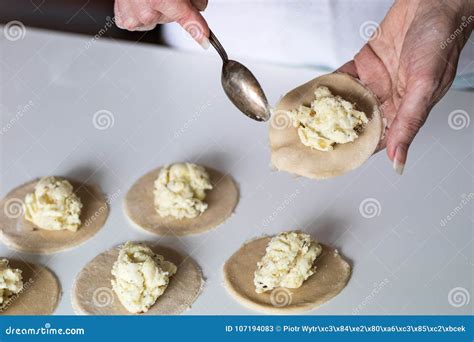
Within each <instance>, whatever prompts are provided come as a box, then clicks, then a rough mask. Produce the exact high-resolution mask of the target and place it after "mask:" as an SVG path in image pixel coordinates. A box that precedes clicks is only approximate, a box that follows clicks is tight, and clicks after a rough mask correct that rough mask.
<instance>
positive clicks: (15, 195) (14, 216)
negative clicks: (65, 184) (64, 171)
mask: <svg viewBox="0 0 474 342" xmlns="http://www.w3.org/2000/svg"><path fill="white" fill-rule="evenodd" d="M69 181H70V182H71V184H72V185H73V187H74V192H75V193H76V194H77V196H79V197H80V199H81V201H82V204H83V207H82V210H81V217H80V219H81V222H82V224H81V226H80V227H79V229H78V230H77V231H76V232H71V231H68V230H59V231H51V230H45V229H40V228H37V227H35V226H34V224H33V223H31V222H29V221H28V220H26V219H25V217H24V214H23V210H22V209H21V205H22V203H23V201H24V199H25V196H26V195H27V194H29V193H32V192H33V191H34V189H35V186H36V183H37V182H38V180H34V181H31V182H29V183H26V184H23V185H21V186H19V187H17V188H16V189H13V190H12V191H11V192H10V193H8V194H7V196H6V197H5V198H4V199H3V200H2V201H1V202H0V208H1V209H0V230H1V234H0V239H1V240H2V241H3V242H4V243H5V244H6V245H7V246H9V247H11V248H13V249H15V250H19V251H23V252H29V253H38V254H50V253H56V252H60V251H64V250H67V249H70V248H73V247H75V246H77V245H79V244H81V243H83V242H85V241H86V240H88V239H90V238H91V237H92V236H94V235H95V234H96V233H97V232H98V231H99V230H100V228H102V226H103V225H104V224H105V221H106V220H107V216H108V213H109V207H108V204H107V201H106V198H105V196H104V194H103V193H102V191H101V190H100V189H99V187H98V186H93V185H88V184H82V183H80V182H76V181H71V180H69Z"/></svg>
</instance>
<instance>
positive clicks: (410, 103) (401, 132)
mask: <svg viewBox="0 0 474 342" xmlns="http://www.w3.org/2000/svg"><path fill="white" fill-rule="evenodd" d="M426 94H427V92H426V91H425V89H424V87H412V88H411V89H410V91H407V93H406V95H405V96H404V97H403V98H402V102H401V104H400V107H399V110H398V113H397V115H396V117H395V119H394V121H393V122H392V124H391V125H390V130H389V133H388V137H387V154H388V157H389V158H390V160H392V161H393V168H394V170H395V171H396V172H397V173H398V174H400V175H401V174H402V173H403V170H404V168H405V164H406V160H407V154H408V148H409V147H410V144H411V143H412V141H413V139H415V136H416V134H417V133H418V131H419V130H420V128H421V126H423V124H424V123H425V121H426V118H427V116H428V113H429V111H430V109H431V108H430V107H431V105H430V100H429V97H428V96H427V95H426Z"/></svg>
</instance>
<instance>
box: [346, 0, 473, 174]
mask: <svg viewBox="0 0 474 342" xmlns="http://www.w3.org/2000/svg"><path fill="white" fill-rule="evenodd" d="M470 11H472V9H471V8H470V7H469V1H464V0H450V1H431V0H398V1H396V2H395V4H394V5H393V7H392V8H391V9H390V11H389V12H388V13H387V15H386V17H385V18H384V20H383V21H382V23H381V24H380V26H379V27H378V29H377V30H376V31H375V32H374V35H373V36H372V38H371V39H370V40H369V41H368V42H367V44H366V45H365V46H364V47H363V48H362V50H361V51H360V52H359V53H358V54H357V55H356V56H355V57H354V60H352V61H350V62H348V63H346V64H345V65H343V66H342V67H341V68H340V69H339V71H343V72H347V73H350V74H352V75H353V76H355V77H358V78H359V79H360V80H361V81H362V82H363V83H364V84H366V85H367V86H368V87H369V88H370V89H371V90H372V91H373V92H374V93H375V94H376V95H377V97H378V98H379V99H380V101H381V103H382V108H383V112H384V115H385V118H386V119H387V123H388V127H389V128H388V132H387V134H386V137H385V138H384V140H383V141H381V143H380V146H379V148H380V149H382V148H384V147H386V148H387V154H388V157H389V158H390V160H392V161H393V167H394V169H395V171H396V172H397V173H399V174H402V172H403V168H404V166H405V163H406V159H407V153H408V148H409V146H410V144H411V143H412V141H413V139H414V138H415V135H416V134H417V133H418V131H419V129H420V128H421V126H422V125H423V124H424V122H425V120H426V118H427V117H428V114H429V112H430V110H431V108H432V107H433V106H434V105H435V104H436V103H437V102H438V101H439V100H440V99H441V98H442V97H443V96H444V94H446V92H447V91H448V89H449V87H450V86H451V84H452V82H453V80H454V77H455V75H456V68H457V63H458V60H459V55H460V53H461V50H462V48H463V47H464V45H465V44H466V42H467V40H468V38H469V36H470V34H471V32H472V23H473V22H474V18H473V17H472V14H473V13H470ZM453 36H454V39H452V38H453Z"/></svg>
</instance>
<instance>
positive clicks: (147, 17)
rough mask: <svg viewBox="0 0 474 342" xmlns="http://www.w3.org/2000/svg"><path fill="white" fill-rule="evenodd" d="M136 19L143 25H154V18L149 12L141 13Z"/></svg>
mask: <svg viewBox="0 0 474 342" xmlns="http://www.w3.org/2000/svg"><path fill="white" fill-rule="evenodd" d="M138 19H140V22H142V23H143V24H145V25H151V24H154V23H155V20H156V16H155V14H154V13H152V12H150V11H142V12H140V14H139V16H138Z"/></svg>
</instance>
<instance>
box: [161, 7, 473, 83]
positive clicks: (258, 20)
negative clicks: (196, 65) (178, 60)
mask: <svg viewBox="0 0 474 342" xmlns="http://www.w3.org/2000/svg"><path fill="white" fill-rule="evenodd" d="M392 3H393V1H392V0H305V1H301V0H299V1H298V0H209V5H208V8H207V9H206V11H205V12H204V16H205V18H206V20H207V21H208V23H209V25H210V26H211V29H212V30H213V32H214V33H215V34H216V36H217V37H218V38H219V40H220V41H221V43H222V44H223V45H224V47H225V48H226V50H227V52H228V53H229V55H230V56H232V57H233V58H238V57H251V58H254V59H257V60H264V61H269V62H274V63H282V64H290V65H307V66H317V67H323V68H328V69H329V70H333V69H335V68H338V67H339V66H341V65H342V64H343V63H345V62H347V61H348V60H350V59H352V57H353V56H354V55H355V54H356V53H357V52H358V51H359V50H360V48H361V47H362V46H363V44H364V43H365V42H366V39H367V33H368V32H370V31H371V29H374V27H375V25H376V23H378V22H380V21H381V20H382V19H383V17H384V16H385V14H386V13H387V11H388V10H389V8H390V6H391V5H392ZM164 38H165V41H166V42H167V43H168V44H169V45H171V46H174V47H177V48H181V49H192V50H198V49H201V48H200V47H199V45H197V44H196V43H195V42H194V41H192V40H191V39H190V38H189V37H188V36H187V33H185V32H184V31H183V30H182V29H181V28H180V27H179V26H178V25H177V24H169V25H165V26H164ZM209 50H211V51H210V52H208V53H214V51H212V48H211V49H209ZM473 60H474V49H473V43H472V42H468V46H467V47H466V49H464V51H463V54H462V60H461V62H460V65H459V68H458V72H460V73H463V74H467V73H469V72H471V73H472V72H473V68H474V63H473V62H472V61H473Z"/></svg>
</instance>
